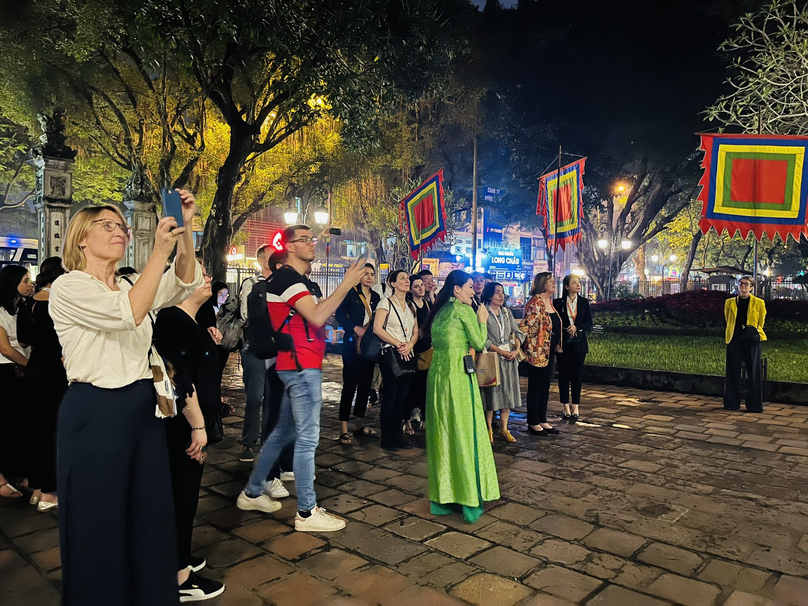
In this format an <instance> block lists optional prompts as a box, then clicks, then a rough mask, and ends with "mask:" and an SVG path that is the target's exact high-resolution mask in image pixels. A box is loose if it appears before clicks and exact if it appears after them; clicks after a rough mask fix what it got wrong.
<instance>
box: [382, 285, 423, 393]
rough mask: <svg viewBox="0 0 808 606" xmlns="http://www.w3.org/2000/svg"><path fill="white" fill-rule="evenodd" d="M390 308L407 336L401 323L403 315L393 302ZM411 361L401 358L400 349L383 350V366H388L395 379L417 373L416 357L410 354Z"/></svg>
mask: <svg viewBox="0 0 808 606" xmlns="http://www.w3.org/2000/svg"><path fill="white" fill-rule="evenodd" d="M390 308H391V309H392V310H393V311H394V312H396V316H397V317H398V323H399V324H400V325H401V332H402V333H403V334H404V336H405V337H406V336H407V331H406V330H404V322H402V321H401V315H400V314H399V313H398V310H397V309H396V304H395V303H394V302H393V301H392V300H391V301H390ZM387 317H388V318H389V317H390V314H389V313H388V314H387ZM410 354H411V355H410V359H409V360H405V359H404V358H402V357H401V354H400V353H398V349H396V348H395V347H393V346H390V347H385V348H384V349H383V350H382V361H381V363H382V364H386V365H387V369H388V370H389V371H390V372H391V373H393V376H394V377H395V378H399V377H403V376H404V375H409V374H412V373H414V372H415V369H416V360H415V355H414V354H412V352H410Z"/></svg>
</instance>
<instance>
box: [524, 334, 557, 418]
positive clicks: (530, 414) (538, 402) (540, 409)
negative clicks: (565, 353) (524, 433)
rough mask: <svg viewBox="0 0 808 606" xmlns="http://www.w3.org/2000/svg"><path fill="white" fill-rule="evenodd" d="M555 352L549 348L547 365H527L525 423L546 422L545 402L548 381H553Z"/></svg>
mask: <svg viewBox="0 0 808 606" xmlns="http://www.w3.org/2000/svg"><path fill="white" fill-rule="evenodd" d="M554 361H555V352H554V351H553V348H551V349H550V359H549V360H548V361H547V366H541V367H540V366H533V365H531V364H528V365H527V369H528V370H527V398H526V401H527V424H528V425H538V424H539V423H547V402H548V400H549V399H550V383H552V381H553V363H554Z"/></svg>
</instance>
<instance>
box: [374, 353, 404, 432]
mask: <svg viewBox="0 0 808 606" xmlns="http://www.w3.org/2000/svg"><path fill="white" fill-rule="evenodd" d="M379 367H380V368H381V371H382V381H384V397H383V398H382V407H381V411H380V417H381V422H380V425H381V429H382V442H383V443H387V444H391V443H395V442H396V440H398V439H399V438H401V420H402V418H403V414H404V413H403V411H404V407H405V406H406V403H407V393H408V392H409V389H410V382H411V381H412V373H410V374H407V375H402V376H400V377H398V378H397V377H396V376H395V375H394V374H393V373H392V371H390V370H389V369H388V368H387V366H386V365H385V363H384V362H381V363H380V364H379Z"/></svg>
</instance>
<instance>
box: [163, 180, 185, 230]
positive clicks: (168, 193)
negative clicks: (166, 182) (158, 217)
mask: <svg viewBox="0 0 808 606" xmlns="http://www.w3.org/2000/svg"><path fill="white" fill-rule="evenodd" d="M161 194H162V196H163V216H164V217H174V219H176V221H177V227H184V226H185V223H184V222H183V220H182V198H180V192H178V191H177V190H176V189H163V190H161Z"/></svg>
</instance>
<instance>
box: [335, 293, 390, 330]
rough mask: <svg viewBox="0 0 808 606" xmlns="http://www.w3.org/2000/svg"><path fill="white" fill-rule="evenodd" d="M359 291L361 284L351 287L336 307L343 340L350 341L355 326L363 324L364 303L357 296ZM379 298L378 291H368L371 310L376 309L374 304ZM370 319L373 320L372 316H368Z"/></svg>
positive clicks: (376, 303) (377, 302)
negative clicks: (343, 333)
mask: <svg viewBox="0 0 808 606" xmlns="http://www.w3.org/2000/svg"><path fill="white" fill-rule="evenodd" d="M361 291H362V286H360V285H357V286H356V287H355V288H352V289H351V291H350V292H349V293H348V295H347V296H346V297H345V299H344V300H343V301H342V303H340V305H339V307H338V308H337V313H336V316H337V322H339V325H340V326H342V328H343V329H344V330H345V336H344V337H343V342H345V341H349V340H351V341H352V340H353V339H354V338H355V336H356V335H355V334H354V329H355V328H356V327H357V326H360V327H361V326H364V322H363V320H364V319H365V305H364V303H362V299H361V298H360V297H359V293H360V292H361ZM381 300H382V298H381V297H380V296H379V293H377V292H376V291H375V290H371V291H370V311H371V312H375V311H376V306H377V305H378V304H379V301H381ZM370 321H371V322H373V317H371V318H370Z"/></svg>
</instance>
